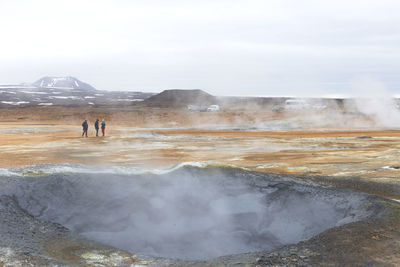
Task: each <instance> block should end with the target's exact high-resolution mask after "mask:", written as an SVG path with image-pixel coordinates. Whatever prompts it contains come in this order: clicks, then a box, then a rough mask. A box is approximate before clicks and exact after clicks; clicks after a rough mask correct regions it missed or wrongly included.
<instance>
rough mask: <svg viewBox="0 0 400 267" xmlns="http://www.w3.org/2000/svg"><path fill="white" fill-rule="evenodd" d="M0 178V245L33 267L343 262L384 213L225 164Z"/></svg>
mask: <svg viewBox="0 0 400 267" xmlns="http://www.w3.org/2000/svg"><path fill="white" fill-rule="evenodd" d="M95 173H96V174H95ZM1 176H2V177H1V179H0V195H1V198H0V211H1V213H2V216H1V218H0V235H1V237H2V238H1V240H0V246H5V245H6V244H7V246H10V244H11V248H13V249H15V250H16V251H18V250H23V251H26V252H27V254H26V255H25V256H24V257H22V258H23V259H26V260H29V262H31V263H32V264H34V265H35V264H37V265H48V264H49V265H53V264H60V265H63V264H65V263H66V262H67V263H68V262H69V263H70V264H72V263H73V264H83V263H88V262H89V263H92V264H96V262H97V263H102V264H104V265H108V264H110V265H114V264H115V265H114V266H119V265H121V266H134V265H135V264H138V265H140V264H142V265H143V264H144V265H148V266H186V265H191V266H204V265H207V266H214V265H218V264H225V265H230V264H234V263H235V264H238V265H241V264H242V265H245V264H250V265H256V264H263V265H266V266H268V265H273V264H278V265H285V260H290V261H291V262H293V260H294V261H296V262H298V263H299V264H300V265H304V266H306V265H307V266H309V265H310V266H312V265H315V266H318V264H316V262H318V261H319V260H320V255H321V254H323V253H324V250H333V251H332V253H333V254H332V257H335V259H336V260H338V261H340V260H344V259H341V258H340V256H338V255H335V254H334V253H338V252H340V250H341V249H347V248H348V246H349V244H348V245H346V246H347V247H346V246H345V247H342V248H341V247H340V246H343V244H346V238H351V236H352V235H353V233H354V234H358V235H359V234H360V231H361V232H362V231H366V232H368V231H370V230H371V227H372V228H373V227H374V223H377V222H379V221H380V220H385V223H390V222H388V221H386V219H383V218H386V217H388V216H389V215H390V213H391V212H392V211H391V210H390V209H389V206H390V201H388V200H384V199H381V198H379V197H377V196H372V195H368V194H365V193H361V192H357V191H351V190H345V189H338V188H332V187H322V186H317V185H314V184H311V183H307V182H301V181H298V180H296V181H295V180H293V179H291V178H289V177H287V176H283V175H277V174H275V175H273V174H267V173H258V172H250V171H245V170H241V169H234V168H227V167H216V166H203V167H201V168H200V167H194V166H181V167H177V168H175V169H173V170H171V171H168V172H165V173H162V174H160V173H159V174H154V173H135V172H134V171H133V170H130V169H127V168H121V169H116V168H114V169H112V170H108V171H104V172H102V171H101V170H100V171H99V170H94V169H90V168H89V167H79V166H71V165H41V166H32V167H24V168H17V169H9V170H8V171H7V172H5V173H2V174H1ZM21 176H23V177H24V179H21ZM362 229H363V230H362ZM356 231H357V232H356ZM341 232H345V233H346V234H345V235H343V233H341ZM333 233H334V234H333ZM338 233H341V234H340V235H338ZM16 236H18V237H21V238H16ZM335 236H336V237H335ZM337 236H340V238H337ZM60 240H63V242H59V241H60ZM304 240H308V241H305V242H302V241H304ZM299 242H300V243H299ZM341 242H343V244H341ZM360 242H361V241H360ZM321 243H323V244H324V245H323V246H321ZM61 244H62V245H61ZM337 246H338V247H337ZM0 249H1V248H0ZM335 249H336V250H335ZM0 252H1V254H3V255H4V254H5V253H7V251H5V250H4V249H3V251H1V250H0ZM8 253H10V252H8ZM13 256H15V257H16V258H18V259H21V256H20V255H10V254H9V255H8V257H10V258H12V257H13ZM291 257H292V258H291ZM1 261H4V256H0V262H1ZM14 262H15V261H14ZM342 262H343V261H342ZM107 263H108V264H107Z"/></svg>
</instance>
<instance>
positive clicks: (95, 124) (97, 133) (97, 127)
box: [94, 119, 99, 136]
mask: <svg viewBox="0 0 400 267" xmlns="http://www.w3.org/2000/svg"><path fill="white" fill-rule="evenodd" d="M94 128H95V129H96V136H99V119H97V120H96V122H95V123H94Z"/></svg>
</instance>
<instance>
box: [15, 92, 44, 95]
mask: <svg viewBox="0 0 400 267" xmlns="http://www.w3.org/2000/svg"><path fill="white" fill-rule="evenodd" d="M21 93H25V94H38V95H48V94H49V93H46V92H34V91H21Z"/></svg>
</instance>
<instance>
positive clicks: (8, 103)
mask: <svg viewBox="0 0 400 267" xmlns="http://www.w3.org/2000/svg"><path fill="white" fill-rule="evenodd" d="M1 103H3V104H7V105H13V106H19V105H21V104H29V102H27V101H18V102H12V101H1Z"/></svg>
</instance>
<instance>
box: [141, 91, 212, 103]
mask: <svg viewBox="0 0 400 267" xmlns="http://www.w3.org/2000/svg"><path fill="white" fill-rule="evenodd" d="M216 103H217V99H216V97H215V96H212V95H210V94H208V93H206V92H204V91H202V90H200V89H194V90H183V89H171V90H165V91H163V92H161V93H159V94H157V95H154V96H152V97H149V98H148V99H146V100H145V104H146V105H148V106H158V107H184V106H187V105H198V106H204V105H212V104H216Z"/></svg>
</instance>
